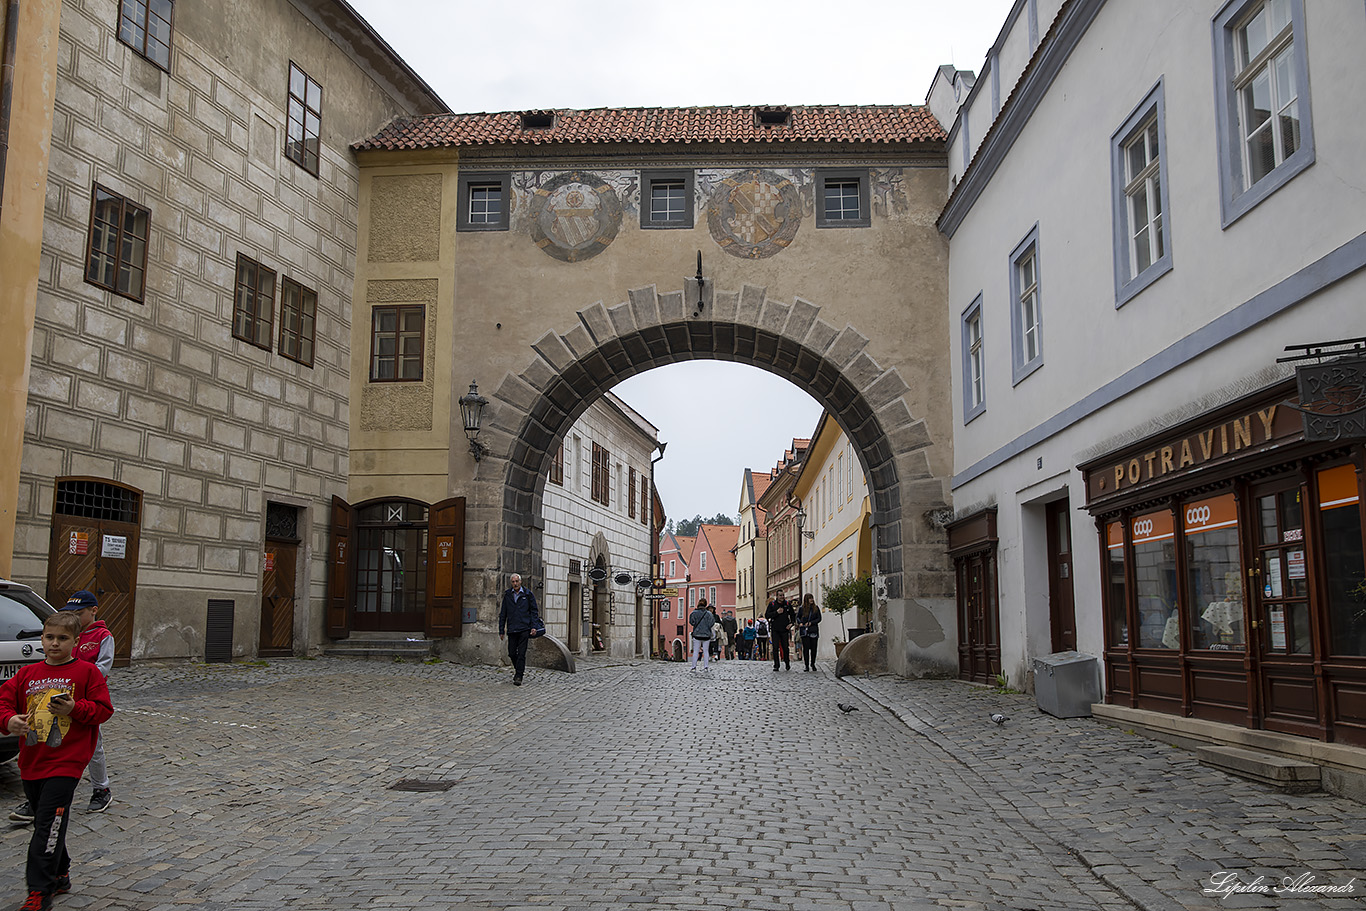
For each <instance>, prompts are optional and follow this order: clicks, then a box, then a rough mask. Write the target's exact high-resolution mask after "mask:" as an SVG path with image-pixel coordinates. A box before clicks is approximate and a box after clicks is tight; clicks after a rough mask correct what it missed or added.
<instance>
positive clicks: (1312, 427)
mask: <svg viewBox="0 0 1366 911" xmlns="http://www.w3.org/2000/svg"><path fill="white" fill-rule="evenodd" d="M1295 380H1296V382H1297V383H1298V384H1299V391H1300V404H1299V406H1298V407H1297V408H1296V409H1295V410H1297V411H1298V412H1299V413H1300V414H1301V415H1302V416H1303V418H1304V438H1305V439H1306V440H1309V441H1312V442H1329V443H1331V442H1336V441H1338V440H1361V439H1366V357H1352V358H1339V359H1337V360H1334V361H1329V362H1328V363H1326V364H1314V365H1312V366H1305V367H1297V368H1296V369H1295Z"/></svg>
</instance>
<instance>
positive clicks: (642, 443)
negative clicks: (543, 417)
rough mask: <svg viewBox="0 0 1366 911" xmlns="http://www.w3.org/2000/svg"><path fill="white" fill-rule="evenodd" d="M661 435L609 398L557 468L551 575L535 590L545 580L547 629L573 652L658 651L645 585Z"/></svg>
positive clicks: (550, 482)
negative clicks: (653, 464) (654, 462)
mask: <svg viewBox="0 0 1366 911" xmlns="http://www.w3.org/2000/svg"><path fill="white" fill-rule="evenodd" d="M658 432H659V431H658V429H657V428H656V427H655V426H654V425H653V424H651V423H650V422H649V421H647V420H645V418H643V417H641V416H640V415H639V414H637V413H636V412H635V411H634V410H633V409H632V408H631V407H630V406H629V405H627V404H626V403H625V402H623V401H622V400H621V399H619V398H617V397H616V396H615V395H613V394H612V393H610V392H609V393H606V394H605V395H603V397H602V398H600V399H598V400H597V401H595V402H594V403H593V404H592V405H590V406H589V407H588V410H587V411H585V412H584V413H583V415H582V416H581V417H580V418H579V419H578V420H577V421H575V422H574V425H573V427H571V428H570V430H569V434H568V435H567V436H566V437H565V439H564V442H563V443H561V444H560V447H559V448H558V449H557V450H556V453H555V457H554V459H553V460H552V461H551V468H550V472H549V476H548V477H547V479H546V487H545V499H544V506H543V507H542V517H543V519H544V521H545V528H544V531H543V532H542V534H543V538H542V540H543V541H544V545H543V547H544V549H543V551H542V553H543V554H544V556H545V570H544V574H543V578H542V579H538V580H536V587H537V588H538V589H539V588H540V583H541V582H544V586H545V587H544V594H543V595H542V598H541V605H542V608H543V613H544V617H545V622H546V630H547V631H548V632H549V633H550V634H551V635H553V636H557V637H559V638H561V640H562V641H563V642H564V643H565V644H566V645H567V646H568V648H569V650H570V651H571V652H576V653H578V654H583V655H587V654H590V653H591V652H594V651H600V652H606V653H607V654H611V655H613V656H616V657H622V658H630V657H640V656H647V655H648V654H649V653H650V640H649V634H650V633H649V631H650V626H651V623H650V617H649V610H650V608H649V607H648V602H647V600H646V599H645V594H646V592H647V591H648V589H646V588H645V587H643V586H641V585H640V584H639V583H640V582H641V581H642V580H646V581H648V580H649V579H650V578H651V574H650V543H651V534H650V517H651V513H652V511H653V509H654V504H653V499H652V497H651V491H650V485H651V482H652V478H651V477H650V459H651V457H652V456H653V455H654V452H655V449H656V448H658V445H659V440H658ZM595 571H596V572H595ZM598 576H600V578H595V577H598ZM623 576H624V577H625V581H622V577H623ZM528 581H530V580H528Z"/></svg>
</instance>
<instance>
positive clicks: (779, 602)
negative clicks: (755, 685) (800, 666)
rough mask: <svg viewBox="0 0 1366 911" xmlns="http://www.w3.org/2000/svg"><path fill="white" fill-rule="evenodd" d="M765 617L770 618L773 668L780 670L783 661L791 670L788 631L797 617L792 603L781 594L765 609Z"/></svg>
mask: <svg viewBox="0 0 1366 911" xmlns="http://www.w3.org/2000/svg"><path fill="white" fill-rule="evenodd" d="M764 618H765V619H766V620H768V638H769V642H770V643H771V644H772V648H773V669H774V670H775V671H776V670H778V664H779V663H780V662H781V663H782V664H785V665H787V669H788V670H789V671H790V670H792V651H791V649H790V648H789V646H788V631H789V630H790V629H791V627H792V622H793V621H794V620H795V619H796V615H795V614H794V613H793V611H792V605H790V604H788V603H787V599H786V598H784V597H782V596H779V597H778V598H775V599H774V601H773V606H772V607H770V608H769V609H768V610H766V611H764Z"/></svg>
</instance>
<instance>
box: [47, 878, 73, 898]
mask: <svg viewBox="0 0 1366 911" xmlns="http://www.w3.org/2000/svg"><path fill="white" fill-rule="evenodd" d="M70 891H71V874H70V873H61V874H59V875H58V876H57V885H55V886H53V887H52V894H53V895H65V894H66V893H68V892H70Z"/></svg>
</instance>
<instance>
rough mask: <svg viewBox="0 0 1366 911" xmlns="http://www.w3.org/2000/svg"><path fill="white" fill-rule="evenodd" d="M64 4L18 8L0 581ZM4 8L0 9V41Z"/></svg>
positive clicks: (4, 246) (9, 564) (1, 311)
mask: <svg viewBox="0 0 1366 911" xmlns="http://www.w3.org/2000/svg"><path fill="white" fill-rule="evenodd" d="M61 12H62V5H61V3H60V2H59V0H43V2H35V0H27V2H24V3H22V4H20V6H19V21H18V41H17V43H16V51H17V53H16V57H15V61H14V86H13V94H12V95H11V108H10V127H9V151H8V154H7V156H6V164H5V185H4V197H3V200H0V204H2V205H3V209H0V326H4V327H5V331H4V332H3V333H0V577H4V578H9V576H10V574H11V572H12V568H13V560H14V523H15V515H16V512H17V509H18V505H19V495H20V490H19V465H20V461H21V459H22V455H23V447H24V425H25V415H26V412H27V403H28V378H29V358H30V356H31V354H32V347H33V319H34V311H35V308H36V306H37V295H38V274H39V268H40V258H39V253H40V251H41V249H42V242H43V203H44V196H45V191H46V188H47V168H48V158H49V153H50V149H51V144H52V112H53V105H54V103H55V102H56V93H57V30H58V25H59V22H60V20H61ZM7 26H8V23H6V22H5V8H4V7H3V6H0V35H3V34H4V30H5V28H7Z"/></svg>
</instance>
